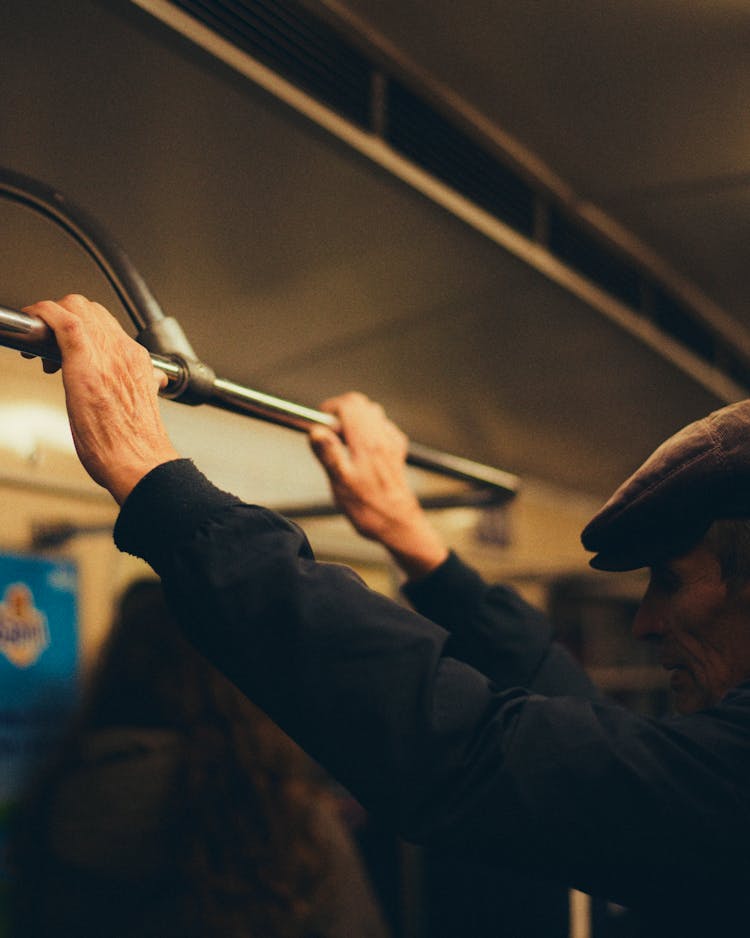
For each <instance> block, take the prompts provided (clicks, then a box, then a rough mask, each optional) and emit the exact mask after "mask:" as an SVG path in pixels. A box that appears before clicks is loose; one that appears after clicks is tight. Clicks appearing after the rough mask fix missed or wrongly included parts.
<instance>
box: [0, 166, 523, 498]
mask: <svg viewBox="0 0 750 938" xmlns="http://www.w3.org/2000/svg"><path fill="white" fill-rule="evenodd" d="M0 197H4V198H7V199H10V200H11V201H15V202H18V203H20V204H22V205H25V206H27V207H28V208H31V209H34V210H35V211H37V212H39V213H40V214H42V215H44V216H45V217H46V218H48V219H50V220H51V221H53V222H55V223H56V224H58V225H59V226H60V227H61V228H63V229H64V230H65V231H66V232H67V233H68V234H69V235H71V236H72V237H73V238H74V239H75V240H76V241H77V242H78V243H79V244H80V245H81V246H82V247H83V248H84V249H85V250H86V251H87V253H88V254H89V255H90V256H91V257H92V258H93V260H94V261H95V262H96V263H97V264H98V266H99V267H100V269H101V270H102V272H103V273H104V275H105V276H106V277H107V279H108V280H109V282H110V283H111V284H112V286H113V288H114V289H115V292H116V293H117V295H118V297H119V299H120V300H121V302H122V304H123V306H124V308H125V310H126V311H127V313H128V315H129V316H130V318H131V319H132V320H133V322H134V324H135V325H136V328H137V329H138V334H137V339H138V341H139V342H141V344H142V345H144V346H145V347H146V348H147V349H148V350H149V353H150V354H151V361H152V362H153V365H154V367H155V368H158V369H160V370H161V371H163V372H164V374H166V376H167V387H166V388H165V389H164V391H163V392H162V393H163V394H164V396H166V397H169V398H172V399H174V400H177V401H180V402H181V403H187V404H210V405H212V406H214V407H219V408H221V409H223V410H229V411H232V412H234V413H240V414H245V415H248V416H252V417H256V418H259V419H262V420H266V421H269V422H271V423H275V424H278V425H280V426H284V427H288V428H290V429H294V430H308V429H309V428H310V426H312V425H314V424H322V425H324V426H328V427H331V428H332V429H334V430H337V431H338V429H339V425H338V421H337V420H336V418H335V417H333V416H331V415H330V414H327V413H324V412H323V411H319V410H314V409H312V408H309V407H305V406H303V405H300V404H294V403H292V402H290V401H285V400H282V399H281V398H278V397H274V396H273V395H270V394H266V393H264V392H262V391H256V390H252V389H251V388H246V387H244V386H243V385H240V384H237V383H235V382H233V381H227V380H225V379H223V378H219V377H217V376H216V375H215V374H214V372H213V370H212V369H211V368H210V367H209V366H208V365H206V364H205V363H203V362H201V361H200V360H199V359H198V357H197V356H196V354H195V352H194V351H193V349H192V347H191V346H190V343H189V342H188V340H187V338H186V337H185V335H184V333H183V332H182V329H181V328H180V326H179V324H178V323H177V321H176V320H175V319H173V318H172V317H167V316H165V315H164V313H163V311H162V309H161V307H160V306H159V304H158V303H157V301H156V299H155V297H154V296H153V294H152V293H151V291H150V290H149V288H148V286H147V285H146V283H145V281H144V280H143V278H142V277H141V276H140V274H139V273H138V272H137V270H136V269H135V267H134V266H133V264H132V262H131V261H130V259H129V258H128V256H127V255H126V254H125V252H124V251H123V250H122V248H120V247H119V245H117V244H116V242H115V241H113V240H112V239H111V238H110V237H109V235H108V234H107V233H106V232H105V231H104V230H103V228H102V227H101V226H100V225H99V224H98V222H96V221H95V220H94V219H93V218H92V217H91V216H90V215H89V214H88V213H87V212H85V211H84V210H83V209H81V208H80V207H78V206H76V205H74V204H73V203H71V202H69V201H68V200H67V199H66V198H65V197H64V196H62V195H61V194H60V193H59V192H57V191H56V190H55V189H53V188H51V187H49V186H46V185H44V184H43V183H40V182H38V181H37V180H35V179H31V178H30V177H28V176H23V175H21V174H20V173H14V172H12V171H10V170H7V169H0ZM0 345H4V346H6V347H7V348H12V349H16V350H18V351H20V352H24V353H27V354H30V355H37V356H39V357H41V358H45V359H48V360H50V361H54V362H57V363H59V362H60V352H59V349H58V347H57V343H56V342H55V337H54V335H53V334H52V332H51V330H50V329H49V328H48V327H47V325H46V324H45V323H44V322H42V320H40V319H37V318H36V317H32V316H27V315H26V314H25V313H22V312H19V311H17V310H13V309H8V308H6V307H0ZM407 462H408V463H410V464H411V465H414V466H419V467H420V468H423V469H427V470H430V471H432V472H437V473H439V474H441V475H446V476H450V477H452V478H456V479H461V480H463V481H466V482H470V483H472V484H474V485H479V486H482V487H487V488H490V489H493V490H495V491H496V492H498V493H501V494H502V495H503V496H504V497H506V498H511V497H512V496H513V495H515V494H516V492H517V490H518V488H519V480H518V478H517V477H516V476H514V475H512V474H511V473H509V472H504V471H503V470H501V469H495V468H493V467H491V466H486V465H483V464H482V463H478V462H474V461H473V460H470V459H465V458H463V457H460V456H452V455H450V454H449V453H444V452H442V451H440V450H436V449H432V448H431V447H428V446H423V445H421V444H419V443H410V444H409V449H408V453H407Z"/></svg>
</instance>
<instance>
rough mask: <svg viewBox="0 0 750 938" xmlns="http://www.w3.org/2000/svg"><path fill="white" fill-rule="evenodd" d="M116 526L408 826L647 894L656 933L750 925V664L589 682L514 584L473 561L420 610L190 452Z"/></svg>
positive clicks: (319, 755)
mask: <svg viewBox="0 0 750 938" xmlns="http://www.w3.org/2000/svg"><path fill="white" fill-rule="evenodd" d="M115 537H116V541H117V544H118V546H119V547H120V548H121V549H123V550H127V551H129V552H131V553H134V554H136V555H138V556H141V557H143V558H145V559H146V560H147V561H148V562H149V563H150V564H151V565H152V566H153V568H154V570H155V571H156V572H157V573H158V574H159V575H160V576H161V577H162V580H163V582H164V585H165V589H166V591H167V594H168V596H169V597H170V601H171V603H172V605H173V607H174V609H175V611H176V612H177V614H178V616H179V617H180V619H181V620H182V622H183V624H184V627H185V630H186V632H187V633H188V635H189V636H190V637H191V639H192V640H193V641H194V642H195V644H196V645H197V646H198V647H199V648H200V649H201V650H202V651H203V652H204V653H205V654H206V655H207V656H208V657H209V658H210V659H211V660H212V661H213V662H214V663H215V664H216V665H217V666H218V667H219V668H221V669H222V670H223V671H224V672H225V673H226V674H227V675H228V676H229V677H230V678H231V679H232V680H233V681H234V682H235V683H236V684H237V685H238V686H239V687H240V688H241V689H242V690H244V691H245V692H246V693H247V694H248V696H250V697H251V698H252V699H253V700H254V701H255V702H256V703H258V704H259V705H260V706H261V707H263V708H264V709H265V710H266V711H267V712H268V713H269V714H270V716H271V717H272V718H273V719H274V720H276V721H277V722H278V723H279V724H280V725H281V727H282V728H283V729H284V730H286V731H287V732H288V733H289V734H290V735H291V736H292V737H293V738H294V739H296V740H297V741H298V742H299V743H300V744H301V745H302V746H303V747H304V748H306V749H307V750H308V752H310V753H311V755H313V756H314V757H315V758H316V759H318V760H319V761H320V762H321V763H322V764H323V765H325V766H326V767H327V768H328V769H329V770H330V771H331V772H332V773H333V774H334V775H335V776H336V777H338V778H339V779H340V780H341V781H342V782H343V784H344V785H346V786H347V788H349V789H350V790H351V791H352V792H353V793H354V794H355V795H356V796H357V797H358V798H359V799H360V800H361V801H362V803H363V804H365V805H366V806H367V807H368V808H370V810H372V811H374V812H379V813H380V814H381V815H382V816H384V817H387V818H389V819H390V820H391V821H392V822H394V823H396V824H397V825H398V827H399V829H400V830H401V831H402V833H403V834H404V836H405V837H407V838H410V839H413V840H415V841H417V842H423V843H430V844H434V845H439V846H443V847H448V848H450V849H451V850H454V851H459V852H461V853H462V854H463V855H465V856H469V857H474V858H477V859H480V860H482V861H483V862H489V863H494V864H499V865H504V866H509V867H511V868H513V869H514V870H516V871H518V872H523V873H529V874H533V875H535V876H541V877H550V878H554V879H556V880H558V881H560V882H562V883H564V884H566V885H569V886H574V887H576V888H579V889H582V890H584V891H586V892H589V893H592V894H594V895H597V896H602V897H606V898H608V899H611V900H613V901H615V902H617V903H620V904H622V905H626V906H630V907H632V908H633V909H635V910H636V911H637V912H638V913H639V914H640V916H641V917H642V919H643V921H644V931H643V933H644V934H654V935H672V934H674V935H724V934H735V933H737V934H743V933H746V932H750V925H748V926H744V925H742V924H741V922H742V919H743V918H744V920H745V921H747V919H748V918H750V916H746V914H745V904H746V896H747V895H748V892H749V891H750V872H749V870H748V862H747V846H748V844H749V843H750V682H749V683H746V684H743V685H742V686H740V687H738V688H736V689H734V690H733V691H731V692H730V693H729V694H728V695H727V696H726V697H725V699H724V700H723V701H722V702H721V703H720V704H719V705H718V706H716V707H714V708H712V709H711V710H707V711H704V712H701V713H696V714H692V715H690V716H684V717H676V718H670V719H666V720H654V719H651V718H646V717H643V716H639V715H637V714H634V713H632V712H630V711H628V710H626V709H623V708H622V707H620V706H617V705H615V704H613V703H610V702H608V701H606V700H603V699H599V698H597V697H596V696H595V695H594V696H592V691H591V688H590V685H589V684H588V682H587V681H586V679H585V678H584V677H583V676H582V675H580V674H578V673H577V672H576V669H575V666H574V665H573V663H572V661H571V660H570V659H569V658H568V657H567V655H566V654H565V653H564V652H563V651H562V650H561V649H559V648H558V647H557V646H555V645H554V644H552V642H551V634H550V628H549V626H548V624H547V623H546V621H545V620H544V618H543V617H542V616H541V615H539V614H538V613H536V612H534V611H533V610H532V609H531V608H530V607H528V606H527V605H525V604H524V603H522V602H521V600H519V599H518V597H516V596H515V594H513V593H512V592H511V591H508V590H504V589H498V588H495V589H492V588H487V587H485V586H484V584H482V582H481V580H478V579H477V578H475V575H474V574H472V573H471V572H470V571H467V570H466V568H463V571H464V574H465V587H466V588H465V589H464V590H463V595H462V590H460V589H459V590H457V591H456V592H455V593H454V597H455V598H454V599H449V598H447V597H446V596H443V597H442V599H438V600H436V603H437V606H439V608H433V604H432V602H431V601H427V600H426V599H425V601H424V603H423V604H422V603H420V597H419V596H415V597H414V599H415V602H417V603H418V604H420V605H422V608H423V609H424V611H425V612H426V613H428V614H429V616H430V618H426V617H423V616H420V615H419V614H417V613H415V612H412V611H411V610H409V609H406V608H404V607H402V606H400V605H399V604H397V603H394V602H392V601H390V600H388V599H386V598H384V597H383V596H381V595H379V594H377V593H374V592H372V591H370V590H369V589H367V587H366V586H365V585H364V584H363V583H362V582H361V580H359V578H358V577H356V575H354V574H353V573H352V572H351V571H349V570H348V569H347V568H345V567H342V566H340V565H337V564H324V563H318V562H316V561H315V560H314V558H313V556H312V552H311V550H310V548H309V545H308V544H307V541H306V540H305V538H304V535H303V534H302V532H301V531H300V530H299V528H297V527H296V526H295V525H293V524H291V523H290V522H288V521H286V520H285V519H283V518H281V517H280V516H278V515H276V514H274V513H273V512H270V511H267V510H265V509H262V508H258V507H254V506H248V505H244V504H242V503H241V502H240V501H239V500H237V499H235V498H234V497H233V496H230V495H227V494H225V493H222V492H220V491H219V490H217V489H216V488H214V487H213V486H212V485H211V484H210V483H209V482H207V480H205V478H204V477H203V476H202V475H201V474H200V473H198V472H197V470H195V469H194V468H193V467H192V466H191V465H190V464H189V463H188V462H186V461H184V460H180V461H175V462H173V463H168V464H166V465H164V466H161V467H159V468H157V469H156V470H154V471H153V472H152V473H150V474H149V476H147V477H146V478H145V479H144V480H142V481H141V482H140V484H139V485H138V486H137V487H136V489H135V490H134V492H133V493H131V495H130V497H129V499H128V501H127V502H126V504H125V506H124V507H123V510H122V512H121V514H120V517H119V519H118V523H117V527H116V531H115ZM438 594H439V591H437V592H436V595H438ZM463 617H466V620H467V621H468V618H469V617H470V618H471V619H472V620H473V622H474V623H475V624H474V625H473V626H472V628H471V630H470V634H468V633H467V634H466V635H464V634H463V633H462V631H461V620H462V618H463ZM438 618H439V619H442V620H443V621H444V622H445V624H446V625H449V626H450V628H451V629H453V632H450V631H448V630H447V629H446V628H443V627H442V626H441V625H439V624H437V623H436V622H435V621H433V620H434V619H438ZM482 623H484V625H482ZM491 635H492V636H495V637H494V638H492V637H490V636H491ZM483 636H484V637H483ZM485 639H486V641H485ZM485 656H491V665H489V664H488V665H487V667H485V663H483V662H484V659H485ZM462 658H467V659H469V660H473V661H475V663H478V664H480V665H481V666H482V668H483V670H486V671H491V672H492V674H493V679H492V680H491V679H490V678H488V677H487V676H486V674H485V673H482V671H480V670H479V669H477V668H475V667H472V666H471V665H470V664H467V663H466V661H465V660H462ZM524 676H528V677H529V678H534V679H535V681H536V683H537V687H538V688H540V689H543V688H544V686H545V684H546V686H548V687H549V691H548V693H551V694H557V693H558V691H557V687H558V686H559V681H560V680H564V681H568V680H570V681H574V682H575V690H574V694H573V695H569V696H547V695H543V694H542V693H538V692H537V693H531V692H530V691H529V690H527V689H524V688H523V686H522V685H523V683H525V679H524ZM738 926H739V928H740V930H739V932H737V931H736V930H735V929H736V928H737V927H738Z"/></svg>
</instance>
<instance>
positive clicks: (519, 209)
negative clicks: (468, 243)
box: [385, 81, 534, 236]
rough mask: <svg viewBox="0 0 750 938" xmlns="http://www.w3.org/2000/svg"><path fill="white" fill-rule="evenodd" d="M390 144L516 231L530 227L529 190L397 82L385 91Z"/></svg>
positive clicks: (526, 231) (531, 201) (527, 230)
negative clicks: (386, 94) (386, 93)
mask: <svg viewBox="0 0 750 938" xmlns="http://www.w3.org/2000/svg"><path fill="white" fill-rule="evenodd" d="M385 136H386V139H387V141H388V143H390V144H391V146H393V147H394V148H395V149H396V150H398V151H399V152H401V153H403V154H404V155H405V156H407V157H408V158H409V159H410V160H412V161H413V162H415V163H417V164H418V165H419V166H421V167H423V168H424V169H426V170H428V171H429V172H432V173H434V175H436V176H437V177H438V178H440V179H441V180H442V181H443V182H445V183H446V184H447V185H449V186H451V187H452V188H454V189H456V190H457V191H458V192H461V193H463V194H464V195H466V196H468V197H469V198H470V199H472V200H473V201H474V202H476V203H477V204H478V205H480V206H481V207H482V208H484V209H486V210H487V211H489V212H491V213H493V214H494V215H496V216H497V217H498V218H499V219H500V220H502V221H504V222H506V223H507V224H509V225H511V226H512V227H513V228H515V229H516V230H517V231H519V232H521V233H522V234H525V235H527V236H530V235H531V233H532V231H533V228H534V193H533V190H532V188H531V186H530V185H529V184H528V183H527V182H525V180H523V179H521V177H520V176H518V175H517V174H516V173H515V172H514V171H513V170H511V169H510V168H509V167H507V166H504V165H503V164H502V163H500V162H499V161H498V158H497V157H496V156H495V155H494V154H492V153H491V152H489V151H488V150H486V149H485V148H483V147H482V146H481V145H480V144H479V143H477V142H476V141H475V140H473V139H472V138H471V137H470V136H469V135H468V134H465V133H463V132H462V131H461V130H459V129H458V128H457V127H456V126H455V124H452V123H451V122H450V121H449V120H447V119H446V118H445V117H443V116H442V115H441V114H439V113H438V112H437V111H436V110H435V109H434V108H432V107H430V105H428V104H426V103H425V102H424V101H422V100H421V99H420V98H418V97H417V96H416V95H414V94H412V93H411V92H410V91H408V90H407V89H406V88H405V87H404V86H403V85H401V84H400V83H398V82H395V81H391V82H390V83H389V87H388V103H387V120H386V131H385Z"/></svg>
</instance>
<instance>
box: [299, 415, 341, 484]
mask: <svg viewBox="0 0 750 938" xmlns="http://www.w3.org/2000/svg"><path fill="white" fill-rule="evenodd" d="M309 440H310V446H311V447H312V451H313V452H314V453H315V455H316V456H317V457H318V459H319V460H320V462H321V464H322V465H323V468H324V469H325V470H326V472H328V474H329V475H331V476H333V477H336V478H340V477H341V475H342V474H343V473H344V472H345V470H346V467H347V465H348V463H349V454H348V452H347V450H346V447H345V446H344V444H343V443H342V442H341V440H340V439H339V438H338V436H337V435H336V434H335V433H334V432H333V430H330V429H329V428H328V427H324V426H320V425H318V426H314V427H312V429H311V430H310V433H309Z"/></svg>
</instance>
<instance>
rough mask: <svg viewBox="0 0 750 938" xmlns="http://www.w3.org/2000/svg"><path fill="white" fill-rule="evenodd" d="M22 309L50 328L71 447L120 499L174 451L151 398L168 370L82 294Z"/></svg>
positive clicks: (87, 469) (83, 462)
mask: <svg viewBox="0 0 750 938" xmlns="http://www.w3.org/2000/svg"><path fill="white" fill-rule="evenodd" d="M24 312H25V313H27V314H28V315H30V316H38V317H39V318H40V319H43V320H44V322H46V323H47V325H48V326H49V327H50V329H52V331H53V332H54V333H55V338H56V340H57V344H58V346H59V348H60V352H61V355H62V377H63V384H64V386H65V400H66V404H67V408H68V417H69V419H70V428H71V431H72V433H73V442H74V443H75V447H76V452H77V453H78V457H79V459H80V460H81V462H82V464H83V467H84V468H85V469H86V471H87V472H88V473H89V475H90V476H91V478H92V479H93V480H94V481H95V482H98V483H99V485H102V486H104V488H106V489H108V490H109V491H110V492H111V494H112V495H113V497H114V498H115V500H116V501H117V502H118V503H119V504H122V503H123V502H124V501H125V499H126V498H127V496H128V495H129V493H130V492H131V490H132V489H133V488H134V486H135V485H136V484H137V483H138V482H139V481H140V479H141V478H143V476H144V475H146V474H147V473H148V472H150V471H151V470H152V469H154V468H155V467H156V466H158V465H160V464H161V463H163V462H167V461H168V460H170V459H176V458H178V456H179V454H178V453H177V451H176V450H175V448H174V447H173V445H172V443H171V441H170V439H169V436H168V435H167V431H166V429H165V427H164V424H163V423H162V419H161V414H160V412H159V405H158V402H157V397H158V392H159V388H160V387H161V386H163V384H164V382H165V381H166V377H165V376H164V375H163V374H161V373H160V372H158V371H157V370H156V369H155V368H154V367H153V365H152V364H151V359H150V358H149V354H148V352H147V351H146V349H145V348H143V346H141V345H138V343H137V342H135V341H134V340H133V339H131V338H130V337H129V336H128V335H127V334H126V333H125V332H124V331H123V329H122V328H121V327H120V324H119V323H118V322H117V320H116V319H115V318H114V316H112V315H111V314H110V313H109V312H107V310H106V309H105V308H104V307H103V306H100V305H99V304H98V303H92V302H91V301H90V300H87V299H86V298H85V297H83V296H78V295H75V294H73V295H70V296H66V297H64V298H63V299H61V300H58V301H57V302H52V301H51V300H46V301H43V302H41V303H35V304H34V305H33V306H27V307H26V308H25V309H24ZM52 370H57V369H56V368H54V367H53V368H50V367H49V366H48V365H47V363H45V371H52Z"/></svg>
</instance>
